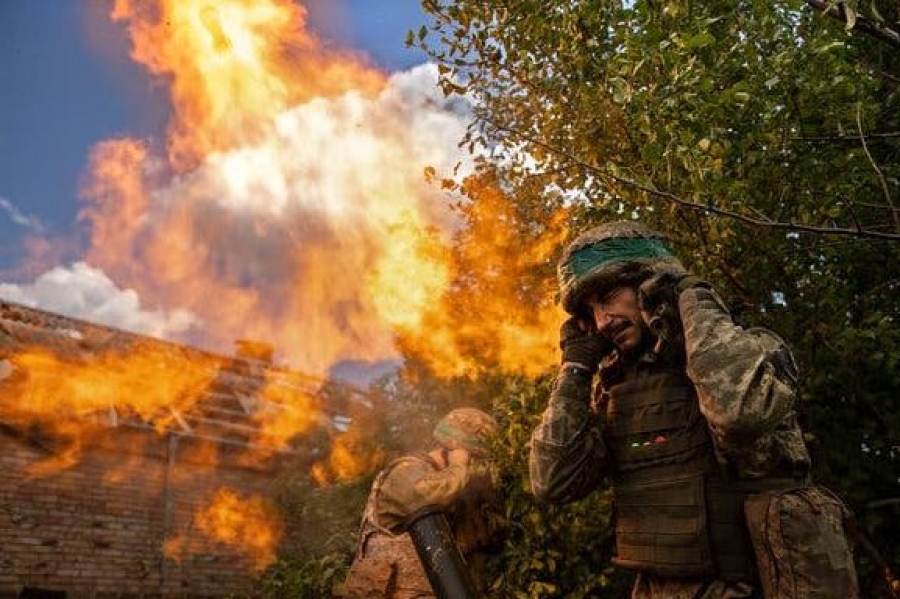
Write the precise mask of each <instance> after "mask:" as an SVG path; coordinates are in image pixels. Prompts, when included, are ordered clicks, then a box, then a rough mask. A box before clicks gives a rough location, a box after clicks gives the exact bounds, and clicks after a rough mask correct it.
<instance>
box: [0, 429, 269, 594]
mask: <svg viewBox="0 0 900 599" xmlns="http://www.w3.org/2000/svg"><path fill="white" fill-rule="evenodd" d="M63 449H64V447H61V446H55V445H54V444H53V440H52V439H49V440H48V439H47V438H41V437H38V436H35V435H33V434H25V433H22V432H20V431H15V430H12V429H4V430H2V431H0V598H6V597H18V596H19V594H20V593H21V591H22V589H23V588H25V587H30V588H40V589H52V590H60V591H65V592H66V596H67V597H68V598H69V599H72V598H103V597H110V598H113V597H119V598H126V597H226V596H229V595H233V594H236V593H241V592H244V591H246V590H247V589H248V588H249V586H248V585H249V583H250V581H251V579H252V578H253V576H254V575H255V572H254V567H253V565H254V562H255V560H254V557H255V556H253V555H250V554H248V553H247V551H246V550H244V549H236V548H234V547H230V546H226V545H224V544H221V543H217V542H214V541H211V540H209V539H208V538H206V537H205V535H203V534H202V533H201V532H200V531H199V530H198V529H197V526H196V525H195V521H194V514H195V511H196V508H197V507H198V506H202V505H206V503H207V502H208V501H209V499H210V497H211V496H212V494H214V493H215V492H216V491H217V490H218V489H220V488H221V487H228V488H230V489H233V490H234V491H235V492H237V493H238V494H251V493H252V494H262V495H265V494H267V493H268V492H269V489H270V486H271V483H272V480H273V479H274V475H275V472H276V470H275V469H274V468H275V467H274V466H273V465H272V464H269V465H267V466H265V467H262V466H251V465H248V463H247V461H246V460H244V459H242V458H243V456H241V455H240V451H241V450H239V449H236V448H235V449H229V448H227V447H223V446H217V447H216V451H217V452H218V459H217V465H215V466H210V465H207V464H206V463H205V462H206V459H207V458H208V456H209V453H210V452H209V450H208V448H206V449H205V450H204V448H201V447H200V446H199V445H198V441H196V440H192V439H189V438H183V437H181V438H179V437H166V436H159V435H157V434H156V433H155V432H154V431H144V430H139V429H129V428H126V427H118V428H107V429H105V430H102V431H98V432H96V433H95V434H93V435H92V437H91V439H90V446H89V447H87V448H84V449H83V451H82V452H81V453H80V454H79V455H77V456H76V458H75V459H74V461H73V463H71V464H70V465H68V466H67V467H64V468H59V467H57V468H47V471H46V472H41V471H40V470H39V468H40V467H41V466H44V467H46V466H47V465H48V463H49V462H48V460H54V459H62V458H63V457H64V456H65V452H64V451H63ZM229 452H231V453H229ZM201 456H203V459H201ZM176 536H178V537H179V538H180V539H181V540H182V541H185V543H184V544H183V545H182V548H183V549H185V550H183V551H181V552H179V553H180V555H178V556H177V557H178V559H172V558H170V557H166V555H165V554H164V551H163V544H164V542H165V540H166V539H172V538H173V537H176Z"/></svg>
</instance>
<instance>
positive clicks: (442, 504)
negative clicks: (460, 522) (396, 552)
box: [375, 457, 469, 533]
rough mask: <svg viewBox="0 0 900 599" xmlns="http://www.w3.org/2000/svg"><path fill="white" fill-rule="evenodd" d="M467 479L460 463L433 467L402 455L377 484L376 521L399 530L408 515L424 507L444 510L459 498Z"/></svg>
mask: <svg viewBox="0 0 900 599" xmlns="http://www.w3.org/2000/svg"><path fill="white" fill-rule="evenodd" d="M468 478H469V470H468V468H467V467H466V466H463V465H453V466H448V467H447V468H444V469H442V470H437V469H435V467H434V466H432V465H431V464H430V463H428V462H426V461H425V460H422V459H416V458H411V457H410V458H403V459H401V460H400V461H398V462H397V463H396V464H395V465H393V466H392V467H391V470H390V471H389V472H388V474H387V476H386V477H385V478H384V480H383V481H382V483H381V488H380V489H379V491H378V499H377V504H376V513H375V518H376V523H377V524H378V525H379V526H382V527H384V528H386V529H388V530H390V531H391V532H395V533H396V532H399V531H400V530H401V529H402V527H403V524H404V522H405V520H406V518H407V517H408V516H410V515H411V514H413V513H415V512H417V511H418V510H420V509H423V508H426V507H437V508H439V509H441V510H447V509H448V508H449V507H450V506H451V505H452V504H453V502H454V501H456V499H457V498H458V497H459V494H460V493H461V492H462V490H463V488H464V487H465V486H466V483H467V481H468Z"/></svg>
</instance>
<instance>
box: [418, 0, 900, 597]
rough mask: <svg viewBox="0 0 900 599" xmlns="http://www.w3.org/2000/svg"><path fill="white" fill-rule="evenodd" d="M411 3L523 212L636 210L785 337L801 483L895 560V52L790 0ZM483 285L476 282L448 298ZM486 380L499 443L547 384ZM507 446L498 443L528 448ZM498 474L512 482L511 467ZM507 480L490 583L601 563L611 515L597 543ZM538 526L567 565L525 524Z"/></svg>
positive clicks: (898, 168)
mask: <svg viewBox="0 0 900 599" xmlns="http://www.w3.org/2000/svg"><path fill="white" fill-rule="evenodd" d="M423 6H424V7H425V9H426V11H427V12H428V13H429V14H430V15H431V16H432V17H433V22H432V23H431V25H430V26H424V27H423V28H422V29H421V30H419V31H418V32H413V33H411V35H410V37H409V42H410V44H412V45H417V46H420V47H422V48H423V49H425V50H426V51H427V52H429V53H430V56H431V57H432V59H433V60H435V61H436V62H437V63H438V65H439V70H440V73H441V74H442V78H441V84H442V86H443V88H444V91H445V92H446V93H448V94H454V93H459V94H463V93H464V94H469V95H471V96H472V97H474V98H476V100H477V108H476V121H475V123H474V124H473V126H472V127H471V129H470V131H469V134H468V137H467V139H466V140H464V141H465V142H467V143H470V144H472V145H473V147H474V145H475V143H476V142H478V143H479V144H482V145H484V146H486V147H490V148H492V149H493V151H494V158H495V159H496V161H495V163H494V166H493V167H492V168H493V169H496V170H495V171H494V173H493V175H492V176H494V177H497V178H498V179H499V180H500V181H502V186H503V188H504V190H506V191H507V193H509V194H510V195H511V196H512V197H514V198H515V201H516V203H517V204H518V206H517V208H516V209H517V210H518V211H519V213H520V214H522V215H529V216H530V217H531V218H533V219H535V220H536V221H537V222H548V221H549V219H550V218H552V215H555V214H557V213H558V212H559V211H560V210H562V209H566V210H568V214H567V217H566V218H567V222H569V223H570V224H572V225H573V230H572V234H574V233H577V232H578V230H579V229H581V228H583V223H585V222H598V221H602V220H608V219H610V218H628V217H637V218H641V219H642V220H644V221H645V222H647V223H648V224H650V225H652V226H655V227H657V228H659V229H661V230H663V231H665V232H666V233H667V234H668V235H669V236H670V237H671V238H672V240H673V242H674V243H675V245H676V247H677V249H679V250H680V254H681V256H682V258H683V260H684V262H685V263H686V264H687V265H688V266H689V267H690V268H691V269H692V270H694V271H695V272H697V273H698V274H701V275H702V276H704V277H706V278H707V279H708V280H710V281H712V282H713V283H714V284H715V285H716V287H717V288H718V289H719V290H720V292H721V293H722V295H723V296H724V297H726V299H727V301H728V302H729V304H730V305H731V306H732V308H733V311H734V313H735V316H736V317H737V318H738V319H739V321H740V322H741V323H742V324H745V325H748V326H751V325H763V326H768V327H770V328H772V329H774V330H776V331H777V332H778V333H780V334H781V335H782V336H784V337H785V338H786V339H787V340H788V342H789V343H790V344H791V345H792V347H793V348H794V350H795V354H796V357H797V359H798V362H799V363H800V366H801V369H802V371H803V372H804V374H805V378H804V388H803V397H802V401H801V403H800V405H799V406H798V410H799V412H800V414H801V417H802V419H803V421H804V423H805V427H806V430H807V431H808V432H809V441H810V445H811V446H812V447H813V448H814V449H816V450H817V451H816V454H817V456H816V457H817V474H818V476H819V477H820V478H821V479H823V480H827V482H828V484H829V485H830V486H832V487H833V488H834V489H835V490H837V491H838V492H839V493H840V494H841V495H843V496H844V497H845V498H846V499H847V500H848V501H849V503H850V504H851V507H852V508H853V509H854V511H855V512H856V516H857V520H858V524H859V529H860V531H861V534H862V535H863V536H862V537H861V538H862V540H863V541H865V540H866V538H868V539H871V541H872V543H873V545H874V546H875V547H877V548H878V549H879V550H880V552H881V554H882V557H883V558H884V559H886V560H887V563H888V564H889V565H891V566H892V567H893V568H894V570H895V571H896V570H900V546H898V545H897V541H896V539H898V538H900V517H898V516H900V490H898V489H900V421H898V416H897V415H898V414H900V393H898V391H900V374H898V373H900V368H898V365H900V327H898V326H897V322H898V318H900V313H898V312H900V303H898V302H897V300H896V296H897V290H898V288H900V267H898V264H900V243H898V241H900V210H898V207H897V205H896V203H897V201H898V198H900V160H898V158H900V93H898V92H900V53H898V52H896V49H894V48H891V47H889V46H887V45H885V44H883V43H882V42H881V41H880V40H878V39H876V38H874V37H871V36H867V35H865V34H863V33H860V32H859V31H858V30H855V29H852V28H851V27H849V24H844V23H842V22H841V21H839V20H836V19H833V18H830V17H828V16H824V15H823V14H821V13H820V12H817V11H816V10H814V9H813V8H812V7H811V6H810V3H804V2H799V1H784V2H769V1H767V0H743V1H741V2H737V3H735V2H725V1H724V0H711V1H709V2H696V1H691V0H637V1H635V2H615V1H612V0H566V1H564V2H563V1H559V0H549V1H548V0H541V1H540V2H538V1H537V0H519V1H517V2H514V3H511V2H505V1H502V0H457V1H454V2H440V1H438V0H425V1H424V2H423ZM846 6H847V7H849V8H852V9H853V12H852V14H853V15H854V18H855V16H856V15H859V16H860V17H866V18H869V19H872V20H875V21H877V22H879V23H886V24H892V23H896V22H898V18H900V13H898V10H900V8H898V6H897V5H896V3H891V2H887V1H884V0H880V1H879V0H876V1H875V2H872V3H865V4H864V3H847V5H846ZM845 14H850V13H845ZM497 165H502V166H497ZM535 165H537V166H535ZM561 198H563V199H564V201H560V199H561ZM476 200H477V198H476ZM521 226H522V227H523V230H525V231H526V233H527V228H526V227H525V224H524V223H522V224H521ZM527 238H528V237H527V235H526V239H527ZM457 242H458V243H459V244H461V245H464V244H466V243H468V240H467V239H466V238H465V237H461V238H460V239H458V240H457ZM494 276H496V273H494ZM544 276H547V277H550V278H551V279H552V277H551V275H550V274H549V273H546V272H545V274H544ZM492 285H493V283H491V282H490V281H488V280H487V279H484V278H483V277H480V276H474V277H473V278H472V279H470V280H469V281H468V285H467V287H466V289H465V294H466V295H465V296H460V298H463V297H464V299H465V301H464V302H462V301H461V305H465V306H471V305H473V301H472V297H477V294H478V292H479V290H481V291H486V290H487V289H489V288H490V287H491V286H492ZM534 287H535V288H536V289H542V288H544V287H542V285H541V283H540V281H537V282H536V283H535V285H534ZM475 305H477V304H475ZM534 305H535V306H537V305H542V304H540V303H539V302H535V303H534ZM498 377H499V378H498ZM498 381H499V382H503V384H504V385H506V384H512V382H513V381H515V384H516V385H519V387H517V388H518V389H519V391H517V392H516V393H512V394H511V395H510V397H511V398H517V399H515V401H517V402H519V403H518V404H515V403H510V406H509V407H507V408H506V410H505V411H506V412H507V414H506V415H507V417H508V419H509V422H510V423H511V424H512V425H514V426H515V427H521V430H519V429H515V431H513V432H510V433H509V434H511V435H524V432H525V431H526V430H528V429H530V428H531V427H532V426H533V422H529V421H528V418H532V417H533V414H534V413H535V412H536V411H537V409H538V407H537V406H536V405H532V404H530V403H527V402H531V401H534V402H537V403H539V402H540V397H541V396H542V395H543V396H546V393H545V392H544V391H545V390H542V388H541V385H542V384H543V383H541V382H540V381H538V382H537V383H533V384H531V383H528V382H527V381H518V380H516V379H512V378H509V377H503V376H501V375H495V380H494V381H493V382H492V384H494V385H496V384H498ZM504 388H505V387H504ZM526 398H527V399H526ZM509 401H510V402H513V401H514V400H513V399H510V400H509ZM523 402H526V403H523ZM513 405H515V406H516V407H515V409H513V407H512V406H513ZM514 415H515V416H514ZM517 439H518V441H519V442H518V443H517V442H515V441H516V439H511V440H509V441H510V442H509V443H508V445H509V446H510V447H515V448H516V449H517V451H521V452H523V455H524V453H527V451H526V444H525V442H524V439H523V438H517ZM509 465H510V466H513V471H514V472H517V473H518V475H516V476H519V477H523V476H524V470H523V468H524V466H523V465H522V463H515V462H514V460H512V459H510V464H509ZM514 480H518V481H520V482H521V480H522V478H518V479H516V478H514V479H511V481H510V482H511V483H512V481H514ZM508 490H509V491H510V493H511V495H510V497H511V499H510V502H511V503H510V508H509V509H510V515H511V517H513V518H514V521H515V522H516V526H514V527H513V531H514V535H519V536H518V537H515V536H514V538H517V539H522V540H521V542H520V543H519V545H518V547H519V551H520V552H521V553H520V554H516V553H515V552H514V551H513V550H512V548H511V547H509V548H507V549H508V553H506V554H505V559H506V560H507V561H506V563H507V569H506V570H505V572H506V573H505V575H504V574H498V578H497V580H501V581H504V582H501V583H500V584H501V587H502V588H504V589H507V588H508V589H510V592H512V591H511V589H512V588H513V587H512V585H507V583H509V582H510V581H512V580H516V581H517V582H521V583H522V585H525V586H522V585H520V586H519V587H518V588H519V590H518V592H519V593H520V595H518V596H529V597H539V596H560V595H559V594H557V593H556V591H558V590H559V589H560V588H562V587H563V586H564V587H565V588H566V589H567V592H570V593H577V592H580V591H577V590H576V588H578V583H575V582H573V581H574V580H575V579H578V580H581V581H583V582H584V583H585V584H592V581H593V578H592V577H595V576H596V575H597V573H598V572H601V571H603V570H602V569H603V568H604V567H605V563H606V562H602V561H601V562H599V565H598V562H596V561H592V560H595V559H597V558H598V557H599V556H602V555H607V554H608V550H606V549H604V548H603V547H602V542H601V541H600V539H599V538H600V537H602V536H603V535H604V534H605V533H607V532H608V527H607V526H606V524H604V522H605V520H604V518H608V515H609V514H608V510H607V509H606V508H605V506H604V505H603V504H602V503H597V504H594V511H593V513H595V514H596V515H597V521H596V522H594V523H592V525H591V526H593V527H595V528H594V531H595V533H596V535H597V536H596V537H594V542H595V543H600V544H599V545H596V544H592V543H591V542H589V541H586V540H585V539H584V538H583V536H580V535H581V533H580V531H579V529H578V528H577V527H575V526H574V522H576V521H580V522H581V524H585V520H580V519H579V516H578V515H574V516H573V515H572V514H573V512H570V511H560V512H557V511H553V510H551V509H550V508H547V507H543V506H533V505H531V504H530V503H529V502H528V500H527V496H526V495H525V494H524V491H522V490H521V489H519V490H518V491H519V493H520V494H519V495H516V489H515V488H513V487H510V488H509V489H508ZM590 501H591V502H594V501H596V502H602V495H601V496H599V497H596V498H591V500H590ZM567 509H568V510H580V509H588V508H586V507H584V506H572V507H570V508H567ZM570 524H571V525H572V526H573V528H565V529H562V528H555V527H559V526H568V525H570ZM548 529H549V530H551V532H553V533H554V534H559V535H560V537H559V542H560V544H559V546H558V547H564V548H567V549H568V550H569V552H570V553H569V554H568V555H566V556H565V559H562V554H560V553H554V551H555V550H556V549H554V548H555V547H557V546H556V545H553V543H555V542H556V539H554V540H552V541H551V540H548V541H547V542H549V543H551V547H554V548H548V546H547V545H545V544H544V537H543V536H541V535H540V534H538V531H545V530H548ZM573 547H576V548H577V550H576V551H574V552H573V551H572V548H573ZM864 547H865V543H861V544H860V551H859V565H860V571H861V578H862V581H863V587H864V590H863V593H864V594H865V595H866V596H872V597H876V596H879V594H880V593H883V584H882V583H881V581H880V580H879V576H880V573H879V571H878V566H879V564H878V559H879V558H878V556H876V555H875V554H873V553H871V552H867V551H864V550H863V548H864ZM582 549H584V551H582ZM604 551H607V553H604ZM526 554H527V557H530V558H531V560H532V561H530V562H529V561H527V559H526ZM573 554H574V555H573ZM587 561H591V564H592V567H590V568H584V570H583V571H582V570H581V568H582V567H583V565H584V564H585V563H586V562H587ZM598 568H600V569H599V570H598ZM528 585H532V586H528ZM541 585H548V586H546V587H541ZM553 585H559V586H558V587H556V590H552V589H553V588H554V587H553ZM541 588H543V589H544V590H541ZM521 593H526V594H525V595H521ZM510 596H516V595H515V594H512V595H510ZM565 596H568V595H565ZM572 596H576V595H572Z"/></svg>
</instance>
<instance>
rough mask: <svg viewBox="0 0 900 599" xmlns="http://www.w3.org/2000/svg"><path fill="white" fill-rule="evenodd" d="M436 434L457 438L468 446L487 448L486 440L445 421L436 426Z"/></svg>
mask: <svg viewBox="0 0 900 599" xmlns="http://www.w3.org/2000/svg"><path fill="white" fill-rule="evenodd" d="M434 432H435V434H440V435H444V436H445V437H447V438H449V439H455V440H457V441H459V442H460V443H462V444H463V445H464V446H467V447H477V448H479V449H487V446H486V445H485V443H484V441H482V440H481V439H479V438H478V437H476V436H474V435H469V434H466V433H465V432H463V431H461V430H459V429H458V428H456V427H455V426H452V425H449V424H447V423H445V422H439V423H438V424H437V426H436V427H435V428H434Z"/></svg>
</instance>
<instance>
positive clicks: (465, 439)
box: [434, 408, 498, 456]
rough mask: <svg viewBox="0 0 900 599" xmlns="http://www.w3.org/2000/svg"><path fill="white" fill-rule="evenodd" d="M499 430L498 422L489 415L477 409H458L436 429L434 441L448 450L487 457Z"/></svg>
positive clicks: (443, 419) (452, 411) (438, 424)
mask: <svg viewBox="0 0 900 599" xmlns="http://www.w3.org/2000/svg"><path fill="white" fill-rule="evenodd" d="M497 430H498V427H497V421H496V420H494V419H493V418H492V417H491V416H490V415H489V414H487V413H485V412H482V411H481V410H479V409H476V408H456V409H455V410H451V411H450V412H449V413H448V414H447V415H445V416H444V417H443V418H441V419H440V421H439V422H438V423H437V425H436V426H435V427H434V440H435V441H436V442H437V443H438V445H440V446H441V447H445V448H447V449H466V450H468V451H469V453H471V454H473V455H480V456H485V455H487V454H488V453H489V451H490V439H491V437H493V436H494V435H496V434H497Z"/></svg>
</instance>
